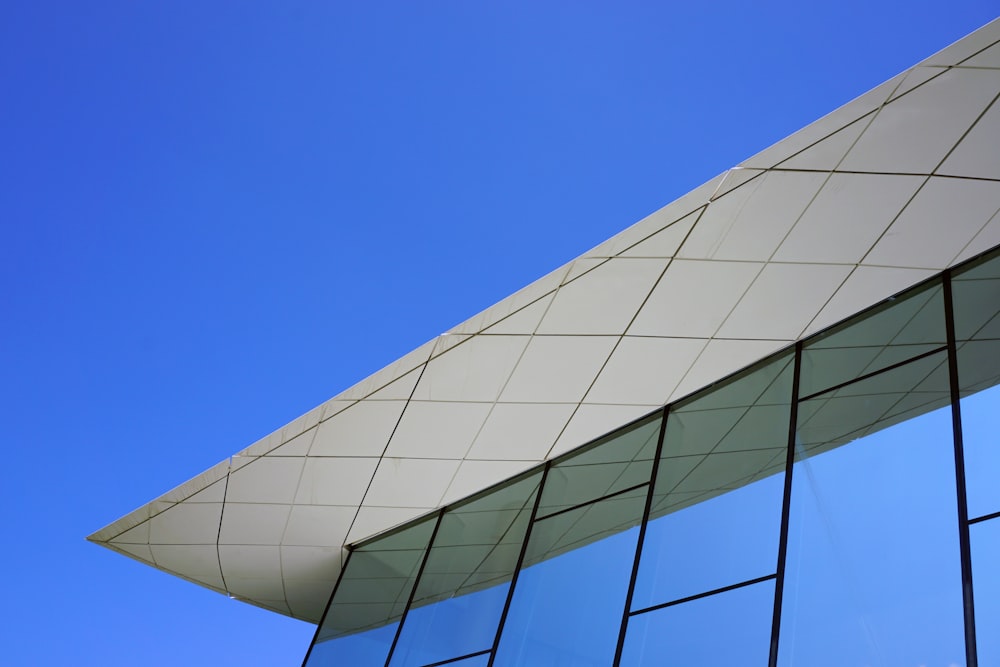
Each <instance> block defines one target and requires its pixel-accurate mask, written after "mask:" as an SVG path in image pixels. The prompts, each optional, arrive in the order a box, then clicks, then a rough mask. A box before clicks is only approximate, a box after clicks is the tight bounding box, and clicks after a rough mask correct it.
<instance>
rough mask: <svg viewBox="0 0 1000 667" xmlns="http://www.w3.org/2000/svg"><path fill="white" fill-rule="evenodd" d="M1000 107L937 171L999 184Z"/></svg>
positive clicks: (992, 109) (981, 121) (998, 105)
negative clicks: (993, 181)
mask: <svg viewBox="0 0 1000 667" xmlns="http://www.w3.org/2000/svg"><path fill="white" fill-rule="evenodd" d="M998 135H1000V103H998V102H994V103H993V106H991V107H990V108H989V110H988V111H987V112H986V113H985V114H983V117H982V118H980V119H979V122H977V123H976V124H975V125H974V126H973V127H972V129H971V130H969V133H968V134H967V135H965V137H964V138H963V139H962V141H961V142H960V143H959V144H958V146H956V147H955V150H954V151H952V153H951V155H949V156H948V158H947V159H946V160H945V161H944V163H943V164H942V165H941V167H940V168H939V169H938V170H937V173H939V174H945V175H948V176H965V177H969V178H992V179H994V180H1000V140H998V139H997V136H998Z"/></svg>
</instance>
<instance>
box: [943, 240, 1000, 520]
mask: <svg viewBox="0 0 1000 667" xmlns="http://www.w3.org/2000/svg"><path fill="white" fill-rule="evenodd" d="M952 290H953V293H954V310H955V337H956V339H957V346H958V381H959V386H960V388H961V395H962V441H963V443H964V449H965V480H966V491H967V496H966V497H967V499H968V504H969V517H970V518H975V517H978V516H984V515H986V514H991V513H993V512H998V511H1000V484H997V482H996V479H997V473H998V471H1000V443H998V442H997V438H996V435H995V434H996V424H997V419H996V415H997V414H1000V389H998V388H997V384H998V383H1000V313H998V312H997V311H998V310H1000V256H998V257H995V258H992V259H989V260H988V261H984V262H980V263H977V264H976V265H974V266H973V267H971V268H970V269H968V270H966V271H963V272H961V273H959V274H957V275H956V276H955V278H954V280H953V282H952Z"/></svg>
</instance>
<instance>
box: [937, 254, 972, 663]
mask: <svg viewBox="0 0 1000 667" xmlns="http://www.w3.org/2000/svg"><path fill="white" fill-rule="evenodd" d="M942 292H943V296H944V317H945V332H946V334H947V337H948V339H947V340H948V380H949V384H950V388H951V428H952V435H953V440H954V444H955V491H956V493H957V494H958V498H957V500H958V544H959V549H960V550H961V559H962V606H963V610H964V613H965V664H966V665H967V666H968V667H977V666H978V664H979V657H978V655H977V653H976V612H975V604H974V602H973V596H972V546H971V541H970V539H969V507H968V502H967V500H966V495H965V447H964V443H963V440H962V406H961V391H960V389H959V383H958V345H957V343H956V341H955V308H954V302H953V300H952V291H951V271H950V270H948V271H945V272H944V274H943V275H942Z"/></svg>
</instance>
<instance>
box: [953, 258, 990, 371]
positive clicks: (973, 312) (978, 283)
mask: <svg viewBox="0 0 1000 667" xmlns="http://www.w3.org/2000/svg"><path fill="white" fill-rule="evenodd" d="M951 289H952V301H953V308H954V311H955V338H956V339H957V340H958V341H959V342H962V341H966V340H991V341H994V340H997V339H1000V317H997V310H1000V254H997V253H994V254H993V255H991V256H987V257H984V258H983V259H981V260H979V261H977V262H975V263H973V264H972V265H970V266H968V267H966V268H964V269H962V270H961V271H958V272H956V273H955V275H954V277H953V278H952V283H951ZM970 370H971V369H970ZM994 384H995V383H994Z"/></svg>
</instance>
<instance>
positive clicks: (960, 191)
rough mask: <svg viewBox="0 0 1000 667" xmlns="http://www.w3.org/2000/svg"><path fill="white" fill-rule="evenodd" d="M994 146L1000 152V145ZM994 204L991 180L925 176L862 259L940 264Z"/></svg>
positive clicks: (998, 192)
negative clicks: (907, 201)
mask: <svg viewBox="0 0 1000 667" xmlns="http://www.w3.org/2000/svg"><path fill="white" fill-rule="evenodd" d="M997 150H998V151H1000V144H998V145H997ZM998 208H1000V187H998V184H997V183H992V182H990V181H976V180H970V179H961V178H931V179H930V180H929V181H928V182H927V183H926V184H925V185H924V187H922V188H921V189H920V192H918V193H917V194H916V196H914V198H913V201H912V202H910V204H909V205H908V206H907V207H906V209H904V210H903V212H902V213H901V214H900V215H899V217H898V218H897V219H896V220H895V222H893V223H892V226H891V227H889V229H888V230H886V232H885V234H884V235H883V236H882V238H880V239H879V241H878V243H876V244H875V247H874V248H872V249H871V252H869V253H868V255H867V256H866V257H865V258H864V263H865V264H876V265H881V266H908V267H920V268H931V269H938V270H940V269H943V268H945V267H946V266H948V264H949V263H950V262H951V261H952V260H953V259H954V258H955V255H957V254H958V253H959V252H960V251H961V250H962V247H963V246H964V245H965V244H966V243H967V242H968V239H970V238H972V237H973V236H975V235H976V234H977V233H978V232H979V230H980V229H982V228H983V227H984V226H985V225H986V223H987V222H988V221H989V219H990V218H992V217H993V215H994V214H995V213H996V212H997V209H998Z"/></svg>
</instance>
